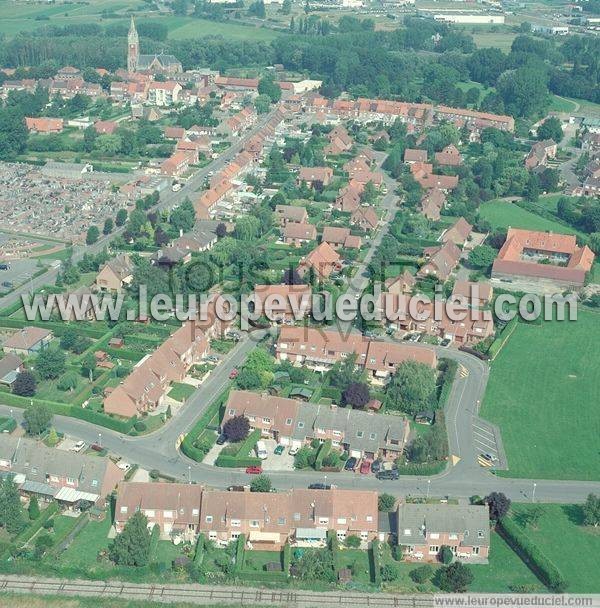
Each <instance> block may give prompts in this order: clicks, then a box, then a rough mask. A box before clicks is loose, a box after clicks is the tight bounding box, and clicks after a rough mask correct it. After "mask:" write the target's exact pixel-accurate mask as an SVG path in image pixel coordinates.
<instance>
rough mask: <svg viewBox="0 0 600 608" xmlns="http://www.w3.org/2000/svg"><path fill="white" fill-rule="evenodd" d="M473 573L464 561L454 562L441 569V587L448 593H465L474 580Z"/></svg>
mask: <svg viewBox="0 0 600 608" xmlns="http://www.w3.org/2000/svg"><path fill="white" fill-rule="evenodd" d="M473 578H474V577H473V573H472V572H471V570H470V569H469V568H468V567H467V566H465V565H464V564H463V563H462V562H454V563H453V564H450V565H449V566H446V567H445V568H442V569H441V572H440V578H439V587H440V589H441V590H442V591H447V592H448V593H464V592H465V591H466V590H467V587H468V586H469V585H470V584H471V583H472V582H473Z"/></svg>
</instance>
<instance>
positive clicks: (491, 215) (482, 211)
mask: <svg viewBox="0 0 600 608" xmlns="http://www.w3.org/2000/svg"><path fill="white" fill-rule="evenodd" d="M554 204H555V203H554ZM479 216H480V217H481V218H483V219H486V220H487V221H488V222H490V224H491V225H492V227H493V228H504V229H506V228H508V227H509V226H511V227H512V228H525V229H526V230H542V231H546V230H547V231H552V232H560V233H562V234H578V232H577V230H575V228H571V227H570V226H566V225H563V224H560V223H558V222H554V221H552V220H549V219H546V218H545V217H541V216H540V215H537V214H536V213H533V212H532V211H527V210H526V209H522V208H521V207H519V206H517V205H514V204H512V203H509V202H507V201H501V200H494V201H488V202H486V203H483V204H482V205H481V207H480V208H479Z"/></svg>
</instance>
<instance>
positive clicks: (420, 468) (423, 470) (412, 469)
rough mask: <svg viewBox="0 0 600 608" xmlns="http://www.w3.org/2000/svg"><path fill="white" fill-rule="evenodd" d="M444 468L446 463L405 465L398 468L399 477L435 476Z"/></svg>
mask: <svg viewBox="0 0 600 608" xmlns="http://www.w3.org/2000/svg"><path fill="white" fill-rule="evenodd" d="M445 468H446V462H433V463H423V464H406V465H400V466H399V467H398V473H400V475H437V474H438V473H441V472H442V471H443V470H444V469H445Z"/></svg>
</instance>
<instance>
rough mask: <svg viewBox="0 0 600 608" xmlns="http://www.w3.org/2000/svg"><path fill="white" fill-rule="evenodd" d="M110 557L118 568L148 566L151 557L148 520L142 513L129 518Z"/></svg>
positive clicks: (113, 543) (110, 552) (114, 543)
mask: <svg viewBox="0 0 600 608" xmlns="http://www.w3.org/2000/svg"><path fill="white" fill-rule="evenodd" d="M109 557H110V559H111V561H113V562H114V563H115V564H117V565H118V566H138V567H140V566H146V565H147V564H148V561H149V557H150V530H148V519H147V518H146V516H145V515H143V513H142V512H141V511H136V512H135V513H134V514H133V516H132V517H130V518H129V520H128V521H127V523H126V524H125V527H124V528H123V531H122V532H121V533H120V534H118V535H117V536H116V537H115V539H114V540H113V542H112V543H111V545H110V548H109Z"/></svg>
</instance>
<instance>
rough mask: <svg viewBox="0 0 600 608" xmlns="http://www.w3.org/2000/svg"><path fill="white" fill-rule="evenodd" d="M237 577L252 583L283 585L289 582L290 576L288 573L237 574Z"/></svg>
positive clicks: (247, 572) (246, 572)
mask: <svg viewBox="0 0 600 608" xmlns="http://www.w3.org/2000/svg"><path fill="white" fill-rule="evenodd" d="M236 577H237V578H238V579H240V580H242V581H250V582H257V583H283V582H287V580H288V575H287V573H286V572H277V571H276V572H254V571H253V572H249V571H245V572H237V573H236Z"/></svg>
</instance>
